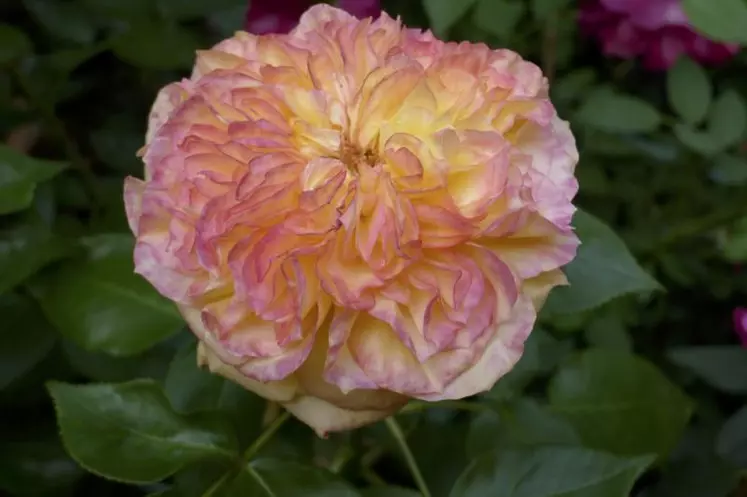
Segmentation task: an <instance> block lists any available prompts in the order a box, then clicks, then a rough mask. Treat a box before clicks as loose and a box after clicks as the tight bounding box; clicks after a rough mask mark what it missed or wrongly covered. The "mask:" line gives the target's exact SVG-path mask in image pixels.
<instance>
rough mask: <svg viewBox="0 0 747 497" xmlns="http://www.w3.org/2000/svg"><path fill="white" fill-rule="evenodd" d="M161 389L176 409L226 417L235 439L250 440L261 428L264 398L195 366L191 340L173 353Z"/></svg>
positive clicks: (194, 353)
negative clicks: (235, 435)
mask: <svg viewBox="0 0 747 497" xmlns="http://www.w3.org/2000/svg"><path fill="white" fill-rule="evenodd" d="M164 390H165V392H166V396H167V397H168V398H169V401H170V402H171V405H172V406H174V409H176V410H177V411H179V412H184V413H192V412H199V411H217V412H220V413H222V414H224V415H225V416H227V418H228V419H230V420H231V421H232V422H233V424H234V427H235V429H236V431H237V432H238V435H239V439H240V440H241V441H243V442H251V440H253V439H254V438H255V437H257V436H258V435H259V433H260V432H261V429H262V416H263V414H264V411H265V401H264V399H262V398H261V397H259V396H257V395H255V394H253V393H251V392H248V391H247V390H245V389H244V388H242V387H240V386H239V385H237V384H235V383H233V382H232V381H229V380H227V379H224V378H223V377H221V376H218V375H216V374H212V373H210V372H209V371H207V370H203V369H200V368H199V367H198V366H197V353H196V347H195V341H194V340H190V341H188V342H187V343H185V344H184V346H183V347H182V348H181V349H180V350H179V351H178V352H177V353H176V354H175V355H174V358H173V360H172V361H171V364H170V365H169V370H168V373H167V374H166V379H165V380H164Z"/></svg>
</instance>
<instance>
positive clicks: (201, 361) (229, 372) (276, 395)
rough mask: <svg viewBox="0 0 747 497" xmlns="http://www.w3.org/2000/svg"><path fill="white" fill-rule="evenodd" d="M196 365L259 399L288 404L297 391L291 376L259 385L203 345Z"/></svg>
mask: <svg viewBox="0 0 747 497" xmlns="http://www.w3.org/2000/svg"><path fill="white" fill-rule="evenodd" d="M197 364H198V365H199V366H207V367H208V369H209V370H210V372H212V373H216V374H219V375H221V376H223V377H225V378H228V379H229V380H231V381H233V382H234V383H238V384H239V385H241V386H242V387H244V388H246V389H247V390H249V391H251V392H254V393H256V394H257V395H259V396H260V397H264V398H265V399H268V400H272V401H275V402H288V401H290V400H292V399H293V398H294V397H295V396H296V393H297V390H298V382H297V381H296V379H295V378H294V377H293V376H289V377H288V378H285V379H283V380H280V381H270V382H267V383H261V382H259V381H255V380H252V379H251V378H248V377H246V376H244V375H243V374H241V373H240V372H239V371H238V370H237V369H236V368H235V367H233V366H230V365H228V364H226V363H225V362H223V361H221V360H220V358H219V357H218V356H217V355H216V354H215V353H213V352H212V351H211V350H210V349H209V348H208V347H207V346H206V345H205V344H204V343H202V342H200V344H199V345H198V346H197Z"/></svg>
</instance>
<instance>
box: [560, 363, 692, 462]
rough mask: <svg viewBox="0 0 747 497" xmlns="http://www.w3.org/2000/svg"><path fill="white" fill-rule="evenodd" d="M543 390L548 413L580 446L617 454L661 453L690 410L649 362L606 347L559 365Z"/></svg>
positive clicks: (676, 437) (676, 436)
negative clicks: (563, 422)
mask: <svg viewBox="0 0 747 497" xmlns="http://www.w3.org/2000/svg"><path fill="white" fill-rule="evenodd" d="M548 393H549V400H550V405H551V407H552V409H553V411H555V412H557V413H559V414H561V415H562V416H564V417H565V418H566V419H567V420H568V421H570V422H571V424H573V425H574V426H575V427H576V430H577V431H578V433H579V435H581V439H582V440H583V441H584V444H585V445H587V446H588V447H590V448H593V449H599V450H605V451H608V452H614V453H617V454H626V455H629V454H632V455H639V454H658V455H660V456H665V455H666V454H667V453H668V452H669V451H671V450H672V448H673V447H674V445H675V444H676V442H677V440H679V437H680V436H681V434H682V431H683V429H684V428H685V426H686V425H687V422H688V420H689V418H690V414H691V412H692V405H691V402H690V401H689V399H688V398H687V397H686V396H685V394H684V393H683V392H682V391H681V390H680V389H679V388H678V387H677V386H676V385H674V384H673V383H672V382H671V381H669V380H668V379H667V378H666V377H665V376H664V375H662V373H661V372H660V371H659V370H658V369H656V367H655V366H654V365H653V364H651V363H650V362H648V361H647V360H645V359H643V358H641V357H638V356H635V355H632V354H629V353H616V352H613V351H610V350H606V349H589V350H587V351H585V352H583V353H581V354H580V355H579V357H577V358H576V359H575V360H573V361H569V362H568V363H566V364H564V365H563V366H561V368H560V370H559V371H558V373H557V374H556V375H555V376H554V377H553V378H552V380H551V382H550V385H549V392H548ZM621 433H624V434H625V436H624V437H623V436H620V434H621Z"/></svg>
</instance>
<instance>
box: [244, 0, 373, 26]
mask: <svg viewBox="0 0 747 497" xmlns="http://www.w3.org/2000/svg"><path fill="white" fill-rule="evenodd" d="M315 3H317V2H315V1H314V0H253V1H252V2H251V6H250V7H249V11H248V12H247V15H246V24H245V26H244V27H245V29H246V30H247V31H249V32H250V33H254V34H268V33H288V32H290V30H291V29H293V28H294V27H295V26H296V24H298V19H299V18H300V17H301V14H303V13H304V12H305V11H306V9H308V8H309V7H310V6H311V5H313V4H315ZM336 4H337V6H338V7H339V8H341V9H343V10H346V11H348V12H349V13H350V14H353V15H354V16H355V17H358V18H363V17H374V16H378V15H379V13H380V12H381V5H380V4H381V2H380V1H379V0H338V1H337V2H336Z"/></svg>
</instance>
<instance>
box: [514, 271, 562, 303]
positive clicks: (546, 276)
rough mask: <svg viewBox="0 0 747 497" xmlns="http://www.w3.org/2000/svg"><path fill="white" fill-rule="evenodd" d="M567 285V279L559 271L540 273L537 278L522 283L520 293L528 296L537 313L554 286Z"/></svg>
mask: <svg viewBox="0 0 747 497" xmlns="http://www.w3.org/2000/svg"><path fill="white" fill-rule="evenodd" d="M567 284H568V278H566V277H565V274H564V273H563V271H561V270H560V269H556V270H555V271H548V272H546V273H542V274H540V275H539V276H535V277H534V278H531V279H528V280H525V281H524V284H523V285H522V287H521V291H522V293H524V294H525V295H528V296H529V298H530V299H532V303H533V304H534V308H535V310H537V311H538V312H539V310H540V309H541V308H542V306H543V305H545V301H546V300H547V296H548V295H549V294H550V291H551V290H552V289H553V288H555V287H556V286H564V285H567Z"/></svg>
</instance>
